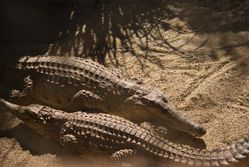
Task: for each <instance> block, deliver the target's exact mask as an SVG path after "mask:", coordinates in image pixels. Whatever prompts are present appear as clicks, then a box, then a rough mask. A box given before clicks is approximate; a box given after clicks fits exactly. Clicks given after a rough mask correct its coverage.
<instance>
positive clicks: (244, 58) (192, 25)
mask: <svg viewBox="0 0 249 167" xmlns="http://www.w3.org/2000/svg"><path fill="white" fill-rule="evenodd" d="M228 2H230V1H228V0H227V1H219V2H216V1H205V3H204V2H203V3H200V2H198V1H194V0H192V1H187V2H186V1H180V0H177V1H165V2H164V1H162V2H161V1H160V2H159V1H158V2H151V3H148V2H147V3H143V2H142V1H132V2H131V3H130V4H128V3H126V2H123V3H122V2H115V1H110V2H108V3H107V4H105V5H104V6H102V8H98V10H90V11H88V12H86V11H84V12H85V13H87V16H88V17H87V19H85V18H86V17H85V15H84V17H82V15H83V13H84V12H81V9H82V8H84V7H82V8H80V7H79V8H70V9H72V10H68V12H66V13H67V14H68V17H69V16H70V17H69V18H68V20H69V21H68V20H67V23H68V25H67V26H64V27H63V29H62V30H61V31H60V33H59V34H60V36H59V38H58V39H57V40H55V41H53V43H54V46H53V47H52V50H51V51H52V53H53V54H63V55H67V56H81V57H88V58H89V57H90V58H92V59H94V60H96V61H99V62H100V63H103V64H104V65H105V66H107V67H108V68H110V69H113V68H117V69H118V71H120V73H122V74H123V75H125V76H126V77H129V78H133V79H139V80H142V82H143V83H144V84H148V85H151V86H153V87H156V88H158V89H159V90H161V91H163V92H164V93H165V94H166V95H167V97H168V99H169V100H170V101H171V103H173V104H174V105H175V106H176V108H177V109H178V110H179V112H181V113H182V114H183V115H185V116H186V117H187V118H189V119H191V120H193V121H195V122H198V123H200V124H202V125H204V127H205V128H206V129H207V134H206V135H205V136H204V137H203V138H202V139H203V143H204V146H205V147H206V148H208V149H213V148H217V147H221V146H226V145H229V144H231V143H232V142H233V141H235V140H237V139H239V138H241V137H242V136H243V135H245V134H248V133H249V55H248V52H249V30H248V20H249V13H248V9H246V7H247V6H246V5H245V4H244V3H245V2H243V4H244V5H243V4H242V3H241V5H239V3H238V4H236V2H230V3H228ZM83 18H84V19H83ZM82 20H83V21H82ZM24 38H25V37H24ZM27 39H29V38H27ZM27 39H26V40H27ZM17 41H18V40H17ZM19 42H20V41H19ZM20 43H22V42H20ZM20 45H21V44H20ZM14 50H15V49H14ZM16 50H18V49H16ZM16 50H15V51H16ZM1 119H3V120H4V122H5V123H3V121H1V122H2V123H1V129H2V130H4V131H3V135H2V138H0V143H1V144H0V164H2V166H17V165H18V166H29V165H30V163H31V164H33V161H34V162H36V163H38V164H40V165H41V164H42V165H44V166H50V165H51V164H50V162H51V163H56V162H53V161H54V160H56V159H57V158H55V156H56V155H57V154H58V153H59V152H60V151H61V150H60V149H61V148H60V147H59V146H57V145H56V144H55V143H53V142H52V143H51V142H50V141H46V140H45V141H44V140H43V139H40V137H39V136H38V137H37V135H36V134H35V133H34V132H33V131H32V130H30V129H28V128H27V127H25V126H21V128H20V127H19V126H20V125H18V126H15V125H12V124H10V122H9V121H8V119H4V118H3V117H1ZM6 120H7V121H6ZM11 120H12V119H11ZM10 127H12V129H10ZM17 127H18V128H19V130H23V133H22V131H18V134H16V133H17V130H16V128H17ZM7 129H9V130H7ZM13 129H14V130H13ZM6 130H7V132H8V133H6ZM6 134H7V135H6ZM21 134H23V135H21ZM27 135H30V136H29V137H27ZM25 136H26V137H25ZM34 136H36V137H34ZM12 137H13V139H11V138H12ZM37 138H39V140H38V139H37ZM25 140H29V141H28V142H27V141H25ZM34 140H35V141H36V140H38V141H40V142H35V141H34ZM47 142H48V143H49V144H47ZM27 143H33V144H30V145H28V144H27ZM38 143H42V144H41V145H42V147H44V146H50V148H51V145H53V149H48V150H46V149H45V151H44V150H43V151H40V150H41V148H36V147H38V146H37V145H39V144H38ZM54 145H55V146H54ZM51 150H52V151H51ZM6 152H7V153H6ZM17 155H21V156H17ZM22 156H23V157H25V158H27V159H28V160H27V161H26V160H24V159H22ZM14 157H18V159H16V158H14ZM24 162H25V164H23V163H24ZM19 163H20V164H19ZM247 164H249V163H247ZM0 166H1V165H0ZM241 166H243V167H245V166H246V164H245V163H244V164H243V165H242V164H241Z"/></svg>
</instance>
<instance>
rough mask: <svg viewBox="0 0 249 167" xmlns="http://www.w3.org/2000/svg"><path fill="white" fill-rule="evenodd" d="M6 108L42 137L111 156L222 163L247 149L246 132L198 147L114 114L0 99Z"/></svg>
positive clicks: (192, 164) (228, 162)
mask: <svg viewBox="0 0 249 167" xmlns="http://www.w3.org/2000/svg"><path fill="white" fill-rule="evenodd" d="M0 109H3V110H6V111H9V112H11V113H13V114H14V115H16V116H17V117H18V118H20V119H21V120H22V121H23V122H24V123H26V124H27V125H28V126H29V127H31V128H33V129H34V130H36V131H37V132H38V133H40V134H41V135H43V136H45V137H49V138H52V139H54V140H56V141H58V142H59V143H60V144H62V145H63V146H70V147H72V148H74V149H76V150H77V151H79V152H81V151H83V152H85V151H86V150H88V151H98V152H102V153H109V154H112V156H111V157H112V158H113V159H119V158H120V157H122V156H127V155H132V154H135V153H136V154H142V155H147V156H151V157H155V158H159V159H162V160H169V159H171V160H173V161H176V162H179V163H182V164H186V165H191V166H195V165H196V166H223V165H229V164H230V163H235V162H238V161H237V160H238V159H242V158H245V154H248V153H249V136H246V137H245V138H243V139H240V140H238V141H237V142H236V143H234V144H232V145H230V146H228V147H226V148H221V149H215V150H205V149H203V150H198V149H193V148H188V147H184V146H180V145H176V144H174V143H172V142H169V141H167V140H165V139H162V138H160V137H158V136H155V135H152V134H151V132H150V131H148V130H146V129H144V128H141V127H139V126H138V125H136V124H134V123H132V122H130V121H128V120H126V119H123V118H121V117H118V116H113V115H109V114H104V113H86V112H75V113H67V112H63V111H60V110H55V109H52V108H49V107H46V106H42V105H34V104H33V105H29V106H20V105H16V104H13V103H10V102H8V101H5V100H3V99H0Z"/></svg>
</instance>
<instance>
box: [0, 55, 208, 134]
mask: <svg viewBox="0 0 249 167" xmlns="http://www.w3.org/2000/svg"><path fill="white" fill-rule="evenodd" d="M5 64H8V62H6V63H5ZM11 65H12V67H14V68H15V69H16V71H15V73H14V74H10V71H7V76H11V78H12V79H13V78H15V77H18V76H22V77H23V78H25V79H24V80H25V84H24V85H25V86H24V88H23V90H21V91H17V90H16V91H13V96H15V97H25V96H26V97H28V96H31V97H32V98H34V99H36V100H38V101H39V102H40V103H41V104H45V105H47V106H51V107H54V108H56V109H61V110H64V111H68V112H73V111H77V110H82V109H84V108H88V109H98V110H100V111H102V112H105V113H111V114H114V115H118V116H121V117H124V118H126V119H128V120H131V121H133V122H137V123H139V122H144V121H150V122H154V123H156V124H159V125H165V124H168V125H169V124H170V125H171V126H172V127H174V128H178V129H180V130H183V131H185V132H188V133H191V134H193V135H195V136H202V135H204V134H205V133H206V130H205V128H204V127H202V126H201V125H199V124H197V123H194V122H192V121H190V120H187V119H186V118H184V117H183V116H182V115H181V114H179V113H178V112H177V111H176V109H175V108H174V107H173V105H171V104H170V103H169V102H168V100H167V98H166V97H165V95H164V94H163V93H162V92H161V91H159V90H157V89H155V88H151V87H146V86H143V85H141V84H137V83H136V82H133V81H131V80H127V79H124V78H123V77H121V76H120V75H119V74H118V73H117V72H113V71H110V70H108V69H107V68H105V67H104V66H102V65H100V64H98V63H95V62H93V61H91V60H86V59H82V58H77V57H59V56H35V57H22V58H20V59H19V60H17V61H16V62H15V64H9V65H8V66H11ZM13 76H15V77H13ZM3 80H4V79H3Z"/></svg>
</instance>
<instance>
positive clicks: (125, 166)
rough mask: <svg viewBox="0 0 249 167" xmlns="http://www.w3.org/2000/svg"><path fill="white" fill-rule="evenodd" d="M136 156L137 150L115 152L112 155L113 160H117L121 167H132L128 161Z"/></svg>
mask: <svg viewBox="0 0 249 167" xmlns="http://www.w3.org/2000/svg"><path fill="white" fill-rule="evenodd" d="M135 154H136V151H135V150H132V149H123V150H119V151H116V152H114V153H113V154H112V155H111V159H112V160H115V161H116V162H117V163H118V166H121V167H132V166H133V165H132V164H131V163H129V162H128V161H127V160H128V159H129V158H131V157H132V156H133V155H135Z"/></svg>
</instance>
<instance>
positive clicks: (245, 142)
mask: <svg viewBox="0 0 249 167" xmlns="http://www.w3.org/2000/svg"><path fill="white" fill-rule="evenodd" d="M166 150H167V152H168V155H166V157H167V158H169V159H172V160H174V161H176V162H180V163H183V164H186V165H190V166H226V165H229V164H232V163H237V162H238V160H240V159H244V158H246V155H247V154H249V136H247V137H244V138H242V139H240V140H238V141H237V142H235V143H234V144H232V145H230V146H228V147H224V148H220V149H213V150H206V149H202V150H201V149H200V150H198V149H193V148H187V147H184V146H182V147H179V146H177V147H176V145H175V146H170V147H169V145H167V149H166Z"/></svg>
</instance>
